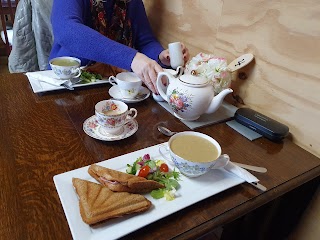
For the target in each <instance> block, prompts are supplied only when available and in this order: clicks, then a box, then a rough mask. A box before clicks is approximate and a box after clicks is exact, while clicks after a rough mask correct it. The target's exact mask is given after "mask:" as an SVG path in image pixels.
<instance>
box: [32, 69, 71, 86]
mask: <svg viewBox="0 0 320 240" xmlns="http://www.w3.org/2000/svg"><path fill="white" fill-rule="evenodd" d="M26 75H27V77H28V78H29V80H30V78H32V79H37V80H38V81H41V82H46V83H49V84H51V85H54V86H61V84H63V83H67V82H69V80H61V79H58V78H57V76H56V75H55V74H54V72H53V71H52V70H46V71H37V72H27V73H26Z"/></svg>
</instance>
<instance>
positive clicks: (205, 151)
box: [159, 131, 229, 177]
mask: <svg viewBox="0 0 320 240" xmlns="http://www.w3.org/2000/svg"><path fill="white" fill-rule="evenodd" d="M162 148H163V147H160V149H159V151H160V153H161V155H162V157H164V158H165V159H167V158H166V156H165V154H164V152H163V150H162ZM165 150H166V151H168V152H169V154H170V159H171V161H172V162H173V163H174V165H175V166H176V167H177V168H178V169H179V171H180V172H181V173H182V174H183V175H185V176H187V177H198V176H201V175H203V174H205V173H207V172H208V171H210V170H211V169H214V168H216V166H215V165H219V166H221V167H223V166H224V165H226V164H227V162H228V161H229V156H228V155H226V154H223V155H221V147H220V144H219V143H218V142H217V141H216V140H215V139H213V138H212V137H210V136H208V135H206V134H203V133H199V132H193V131H185V132H180V133H177V134H175V135H173V136H172V137H171V138H170V139H169V142H168V147H167V148H166V149H165Z"/></svg>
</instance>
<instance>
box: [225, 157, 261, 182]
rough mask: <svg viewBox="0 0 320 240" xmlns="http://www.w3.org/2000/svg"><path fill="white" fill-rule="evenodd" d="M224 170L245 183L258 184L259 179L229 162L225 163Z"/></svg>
mask: <svg viewBox="0 0 320 240" xmlns="http://www.w3.org/2000/svg"><path fill="white" fill-rule="evenodd" d="M224 169H225V170H227V171H228V172H231V173H233V174H235V175H236V176H238V177H239V178H242V179H243V180H245V181H246V182H249V183H253V182H259V179H258V178H256V177H255V176H254V175H252V174H251V173H249V172H248V171H247V170H245V169H243V168H242V167H239V166H237V165H235V164H234V163H232V162H230V161H229V162H228V163H227V165H226V166H224Z"/></svg>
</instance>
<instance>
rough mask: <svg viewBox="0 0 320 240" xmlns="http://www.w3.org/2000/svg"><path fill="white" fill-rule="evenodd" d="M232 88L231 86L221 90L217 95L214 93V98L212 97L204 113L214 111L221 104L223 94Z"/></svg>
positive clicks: (226, 93) (230, 91) (229, 91)
mask: <svg viewBox="0 0 320 240" xmlns="http://www.w3.org/2000/svg"><path fill="white" fill-rule="evenodd" d="M232 92H233V90H232V89H231V88H227V89H224V90H222V91H221V92H220V93H219V94H218V95H216V96H215V97H214V98H212V101H211V103H210V105H209V107H208V109H207V111H206V112H205V113H209V114H210V113H213V112H215V111H216V110H217V109H218V108H219V107H220V105H221V103H222V101H223V99H224V98H225V96H227V95H228V94H229V93H232Z"/></svg>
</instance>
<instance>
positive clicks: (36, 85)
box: [28, 77, 108, 93]
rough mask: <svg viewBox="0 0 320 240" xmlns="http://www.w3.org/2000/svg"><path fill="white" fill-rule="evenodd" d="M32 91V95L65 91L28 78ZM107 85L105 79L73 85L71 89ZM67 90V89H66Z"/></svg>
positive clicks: (59, 87)
mask: <svg viewBox="0 0 320 240" xmlns="http://www.w3.org/2000/svg"><path fill="white" fill-rule="evenodd" d="M28 80H29V82H30V85H31V88H32V91H33V92H34V93H42V92H50V91H56V90H61V89H66V88H65V87H63V86H55V85H52V84H50V83H46V82H42V81H39V80H38V79H35V78H32V77H29V78H28ZM105 83H108V81H107V79H105V80H96V82H90V83H84V84H74V85H72V87H74V88H77V87H85V86H92V85H98V84H105ZM66 90H67V89H66Z"/></svg>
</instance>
